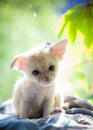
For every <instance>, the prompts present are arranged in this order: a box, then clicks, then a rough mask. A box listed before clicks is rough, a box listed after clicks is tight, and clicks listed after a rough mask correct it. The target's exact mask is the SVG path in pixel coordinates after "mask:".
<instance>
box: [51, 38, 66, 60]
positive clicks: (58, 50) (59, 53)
mask: <svg viewBox="0 0 93 130" xmlns="http://www.w3.org/2000/svg"><path fill="white" fill-rule="evenodd" d="M67 42H68V39H64V40H62V41H60V42H58V43H56V44H55V45H53V46H51V47H50V51H51V52H52V53H53V54H54V55H55V56H56V57H58V58H62V57H63V54H64V52H65V50H66V46H67Z"/></svg>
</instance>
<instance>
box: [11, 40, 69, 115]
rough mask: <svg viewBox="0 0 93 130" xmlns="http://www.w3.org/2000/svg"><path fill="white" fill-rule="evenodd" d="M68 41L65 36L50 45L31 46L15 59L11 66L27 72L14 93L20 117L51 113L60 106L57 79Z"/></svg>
mask: <svg viewBox="0 0 93 130" xmlns="http://www.w3.org/2000/svg"><path fill="white" fill-rule="evenodd" d="M66 44H67V40H66V39H65V40H63V41H61V42H60V43H57V44H55V45H53V46H50V47H46V48H44V47H43V48H38V49H35V50H30V51H28V52H26V53H23V54H21V55H19V56H17V57H15V59H14V60H13V62H12V64H11V68H13V69H16V70H19V71H22V72H23V73H24V76H23V77H22V78H21V79H19V80H18V81H17V82H16V84H15V88H14V93H13V102H14V107H15V110H16V114H17V115H18V116H19V117H22V118H38V117H44V116H48V115H50V113H51V112H52V111H53V109H54V107H55V106H57V107H61V104H60V101H61V99H60V96H56V92H55V79H56V76H57V72H58V64H59V60H60V59H61V57H62V56H63V54H64V52H65V48H66ZM51 66H52V67H51ZM53 67H54V68H53ZM33 71H35V72H33ZM37 71H38V72H37ZM34 73H35V74H34ZM37 73H38V74H37Z"/></svg>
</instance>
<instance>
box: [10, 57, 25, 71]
mask: <svg viewBox="0 0 93 130" xmlns="http://www.w3.org/2000/svg"><path fill="white" fill-rule="evenodd" d="M26 64H27V58H26V57H25V56H17V57H15V58H14V60H13V62H12V63H11V66H10V67H11V68H13V69H15V70H23V69H24V68H25V66H26Z"/></svg>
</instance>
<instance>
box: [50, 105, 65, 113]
mask: <svg viewBox="0 0 93 130" xmlns="http://www.w3.org/2000/svg"><path fill="white" fill-rule="evenodd" d="M58 113H65V110H64V109H62V108H60V107H55V108H54V109H53V110H52V111H51V115H53V114H58Z"/></svg>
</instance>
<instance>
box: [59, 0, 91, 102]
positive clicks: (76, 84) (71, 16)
mask: <svg viewBox="0 0 93 130" xmlns="http://www.w3.org/2000/svg"><path fill="white" fill-rule="evenodd" d="M64 34H65V36H66V37H68V38H69V39H70V43H71V45H73V48H75V50H76V49H77V52H75V51H74V55H75V56H76V58H77V57H78V55H80V57H79V59H80V60H79V62H80V64H79V62H78V65H76V66H75V67H73V68H72V71H71V75H70V82H71V83H72V85H73V94H74V95H76V96H80V97H83V98H86V99H89V100H90V101H91V102H92V103H93V2H92V1H91V2H90V3H86V4H79V5H77V6H75V7H73V8H72V9H70V10H68V11H67V12H66V13H65V14H63V15H62V17H61V19H60V27H59V31H58V36H59V37H61V36H63V37H64ZM70 58H71V57H70ZM72 60H74V59H73V58H72ZM72 60H71V61H72Z"/></svg>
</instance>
